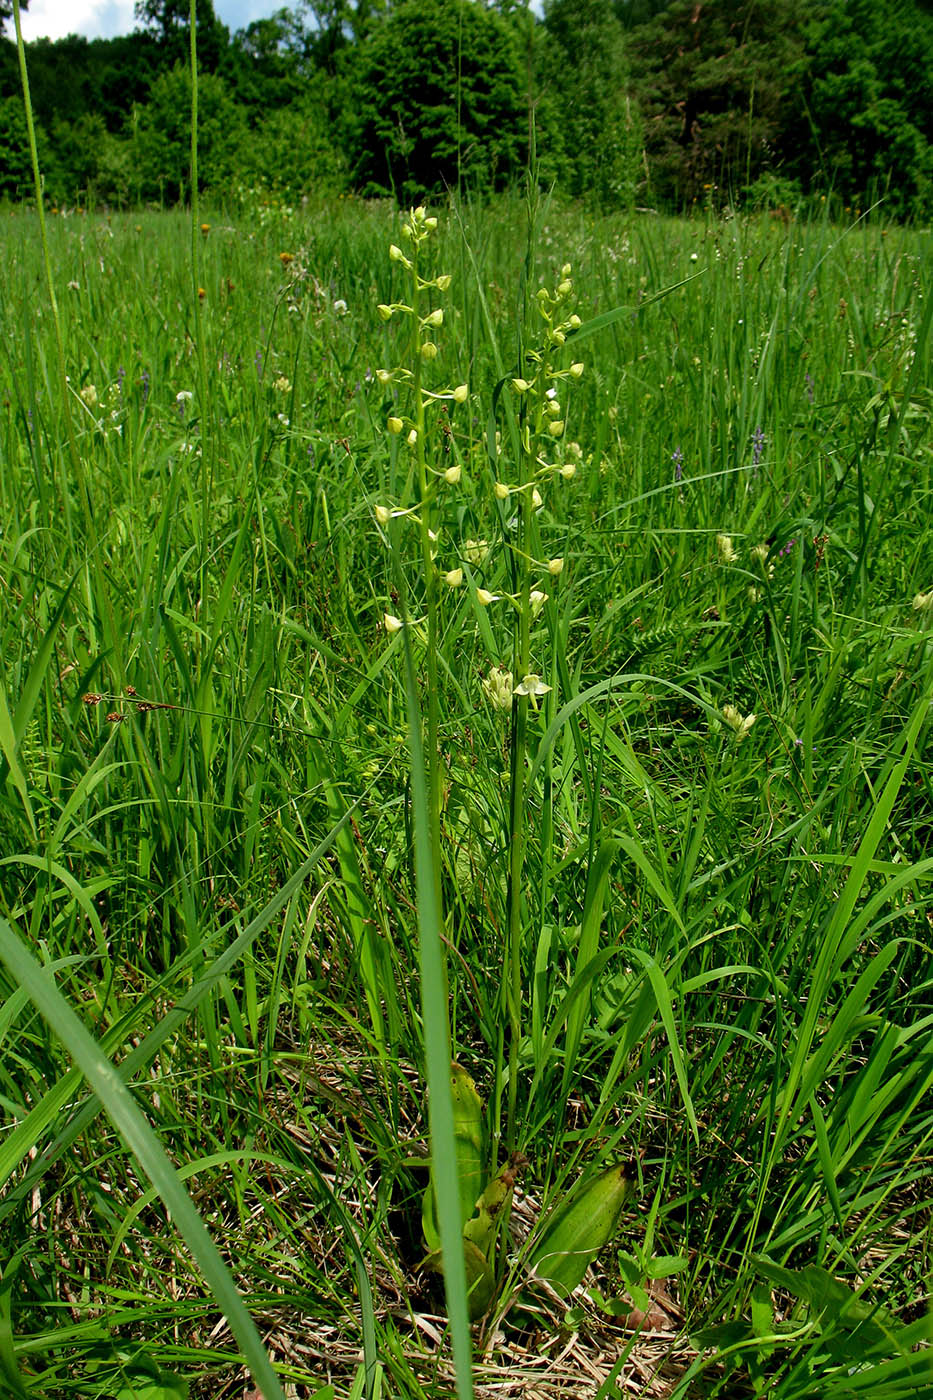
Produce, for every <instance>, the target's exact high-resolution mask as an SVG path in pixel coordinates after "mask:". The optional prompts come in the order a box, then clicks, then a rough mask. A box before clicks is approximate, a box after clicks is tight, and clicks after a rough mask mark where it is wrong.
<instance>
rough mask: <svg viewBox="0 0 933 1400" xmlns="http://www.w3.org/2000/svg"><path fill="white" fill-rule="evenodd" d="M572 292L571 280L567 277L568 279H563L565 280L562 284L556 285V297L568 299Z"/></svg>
mask: <svg viewBox="0 0 933 1400" xmlns="http://www.w3.org/2000/svg"><path fill="white" fill-rule="evenodd" d="M572 291H573V283H572V282H571V280H570V278H569V277H568V278H565V280H564V281H563V282H560V283H559V284H558V287H557V295H558V296H559V297H569V296H570V293H571V292H572Z"/></svg>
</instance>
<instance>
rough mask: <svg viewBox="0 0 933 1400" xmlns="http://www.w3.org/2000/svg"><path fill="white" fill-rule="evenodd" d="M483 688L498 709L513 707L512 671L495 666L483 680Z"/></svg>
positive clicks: (491, 702) (490, 701)
mask: <svg viewBox="0 0 933 1400" xmlns="http://www.w3.org/2000/svg"><path fill="white" fill-rule="evenodd" d="M483 690H484V691H485V692H486V699H487V700H488V701H489V703H490V705H492V706H494V708H495V709H497V710H510V709H511V708H512V672H511V671H506V670H503V669H502V668H501V667H499V666H493V668H492V670H491V671H490V672H489V675H488V676H487V677H486V679H485V680H484V681H483Z"/></svg>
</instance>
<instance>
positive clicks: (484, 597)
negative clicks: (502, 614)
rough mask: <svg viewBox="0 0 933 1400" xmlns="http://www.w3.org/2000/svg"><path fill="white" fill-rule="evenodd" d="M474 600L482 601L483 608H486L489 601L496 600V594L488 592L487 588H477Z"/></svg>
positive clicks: (493, 601)
mask: <svg viewBox="0 0 933 1400" xmlns="http://www.w3.org/2000/svg"><path fill="white" fill-rule="evenodd" d="M476 601H477V602H478V603H482V605H483V607H484V608H488V607H489V604H490V603H495V602H496V594H495V593H490V591H489V589H488V588H477V590H476Z"/></svg>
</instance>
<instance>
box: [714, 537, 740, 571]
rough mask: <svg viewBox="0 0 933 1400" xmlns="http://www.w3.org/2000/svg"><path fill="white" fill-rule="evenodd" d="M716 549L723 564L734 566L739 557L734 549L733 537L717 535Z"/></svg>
mask: <svg viewBox="0 0 933 1400" xmlns="http://www.w3.org/2000/svg"><path fill="white" fill-rule="evenodd" d="M716 548H717V550H718V551H719V560H720V563H722V564H734V563H735V561H736V559H738V557H739V556H738V555H737V554H736V552H735V550H734V549H733V547H732V536H731V535H717V536H716Z"/></svg>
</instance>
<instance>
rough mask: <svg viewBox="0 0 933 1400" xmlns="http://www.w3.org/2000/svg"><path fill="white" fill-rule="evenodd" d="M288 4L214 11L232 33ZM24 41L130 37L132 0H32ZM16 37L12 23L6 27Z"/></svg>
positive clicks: (218, 2) (237, 0)
mask: <svg viewBox="0 0 933 1400" xmlns="http://www.w3.org/2000/svg"><path fill="white" fill-rule="evenodd" d="M285 4H288V0H214V9H215V10H216V12H217V15H218V17H219V18H220V19H222V20H223V22H224V24H226V25H228V26H229V28H230V31H231V33H232V32H233V30H235V29H243V28H245V26H246V25H247V24H249V23H250V22H251V21H252V20H254V19H262V18H263V16H265V15H272V14H275V12H276V10H280V9H282V7H283V5H285ZM22 24H23V38H24V39H26V40H27V41H28V40H30V39H38V38H41V37H47V38H49V39H62V38H64V36H65V35H66V34H84V35H85V36H86V37H87V38H88V39H99V38H104V39H110V38H112V37H113V35H115V34H129V33H130V31H131V30H132V29H133V28H134V27H135V24H134V20H133V0H29V9H28V10H23V12H22ZM5 33H6V35H7V37H8V38H12V36H13V22H12V20H11V21H10V23H9V24H8V25H7V26H6V29H5Z"/></svg>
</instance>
